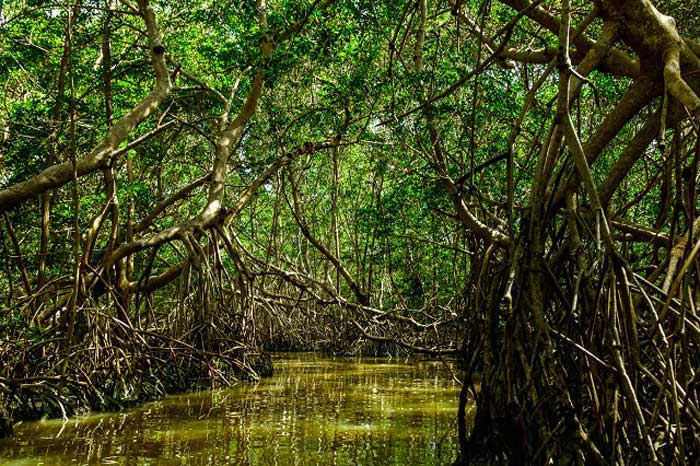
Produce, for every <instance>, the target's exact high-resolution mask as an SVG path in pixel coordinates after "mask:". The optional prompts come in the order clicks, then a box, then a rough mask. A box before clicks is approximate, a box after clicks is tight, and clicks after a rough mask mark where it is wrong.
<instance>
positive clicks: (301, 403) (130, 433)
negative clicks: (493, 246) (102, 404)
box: [0, 354, 459, 466]
mask: <svg viewBox="0 0 700 466" xmlns="http://www.w3.org/2000/svg"><path fill="white" fill-rule="evenodd" d="M275 369H276V375H275V376H273V377H271V378H269V379H265V380H263V381H262V382H260V383H258V384H257V385H248V384H241V385H240V386H236V387H234V388H232V389H226V390H217V391H214V392H199V393H187V394H182V395H176V396H171V397H168V398H166V399H165V400H162V401H159V402H155V403H149V404H147V405H144V406H142V407H141V408H139V409H135V410H132V411H129V412H125V413H116V414H101V415H95V416H89V417H86V418H82V419H79V420H72V421H70V422H68V423H66V424H63V423H62V422H61V421H45V422H37V423H25V424H23V425H21V426H19V427H18V428H17V429H16V435H15V436H14V437H13V438H11V439H6V440H0V464H3V465H5V464H8V465H39V464H45V465H69V464H70V465H75V464H120V465H200V464H201V465H205V464H207V465H208V464H240V465H280V466H283V465H284V466H287V465H299V466H302V465H313V464H319V465H437V464H440V465H443V464H450V463H451V461H452V460H453V459H454V454H455V448H456V447H455V439H454V435H455V432H456V426H455V413H456V400H457V393H458V390H459V388H458V386H457V385H456V384H455V383H454V382H453V381H452V380H451V378H450V377H449V374H448V373H447V371H446V369H445V368H444V367H443V366H442V365H441V364H440V363H436V362H406V363H391V364H389V363H386V361H385V360H374V359H347V358H322V357H319V356H317V355H313V354H304V355H280V356H279V357H278V358H276V360H275Z"/></svg>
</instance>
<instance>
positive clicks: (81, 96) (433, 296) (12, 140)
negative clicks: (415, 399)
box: [0, 0, 700, 464]
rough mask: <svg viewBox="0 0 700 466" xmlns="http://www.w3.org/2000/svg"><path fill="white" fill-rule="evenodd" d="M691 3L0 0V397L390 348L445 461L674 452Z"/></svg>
mask: <svg viewBox="0 0 700 466" xmlns="http://www.w3.org/2000/svg"><path fill="white" fill-rule="evenodd" d="M691 3H692V2H680V1H677V0H665V1H661V0H659V1H656V2H652V1H650V0H596V1H594V2H584V1H578V0H561V1H554V0H537V1H531V0H501V1H494V0H474V1H472V0H410V1H408V0H384V1H381V2H380V1H376V0H352V1H338V0H335V1H334V0H314V1H304V0H269V1H268V0H257V1H256V2H241V3H240V4H237V3H235V2H234V3H231V2H224V1H219V0H211V1H207V2H181V1H172V2H160V1H155V0H152V1H149V0H137V1H136V2H135V3H134V2H131V1H126V0H104V1H81V0H77V1H72V0H69V1H66V2H65V3H53V2H43V1H19V0H14V1H9V2H3V3H1V4H0V83H2V91H1V92H0V154H1V157H2V158H1V159H0V212H2V215H3V219H2V222H0V223H1V225H2V232H1V234H0V237H1V238H2V246H1V247H2V248H3V249H2V251H3V254H2V255H1V256H0V269H1V272H0V273H2V274H3V275H2V276H3V278H2V280H0V297H2V298H3V299H2V302H0V342H1V343H2V345H0V361H2V362H3V364H2V365H0V421H2V419H6V418H9V417H15V418H20V417H32V416H39V415H41V414H44V413H47V412H48V413H50V414H54V415H55V414H59V415H60V414H61V412H63V413H64V414H65V412H66V410H68V411H72V410H75V409H78V408H79V407H88V408H93V409H109V408H113V407H117V406H124V405H126V404H128V403H129V402H133V401H139V400H143V399H148V398H151V397H157V396H162V395H163V394H164V393H167V392H171V391H174V390H182V389H187V388H191V387H194V386H201V385H202V381H203V380H208V381H210V382H211V381H215V382H216V383H223V384H226V383H229V382H230V381H231V380H232V379H233V378H253V379H254V378H257V377H259V376H261V375H264V374H265V373H266V372H267V371H269V369H270V368H269V359H268V356H267V353H266V352H265V351H269V350H274V349H310V348H311V349H322V350H329V351H344V352H352V351H374V352H382V353H383V352H386V351H389V352H395V351H402V352H410V353H426V354H430V355H433V356H436V357H443V356H448V355H449V356H453V357H456V358H457V359H458V360H459V361H460V362H461V364H462V367H463V370H464V373H463V376H464V377H463V379H464V381H463V390H462V394H461V397H460V413H459V424H460V432H459V439H460V452H459V453H460V456H459V460H458V462H460V463H462V464H471V463H474V464H479V463H478V462H479V461H486V460H485V459H484V458H491V459H490V461H492V463H490V464H495V463H493V461H496V460H495V459H494V458H496V457H498V458H503V457H504V458H506V460H505V461H510V464H544V463H546V462H547V461H548V459H550V458H556V459H557V461H559V462H560V463H561V464H582V463H581V462H583V463H585V464H589V463H590V464H639V463H653V462H656V463H658V464H692V463H693V461H696V460H697V451H700V445H698V442H699V440H698V439H699V438H700V437H699V436H698V435H697V433H698V429H699V426H700V398H699V397H698V388H697V380H698V364H699V363H700V360H698V351H697V349H698V344H700V321H699V320H698V316H697V314H696V308H697V307H698V304H700V301H699V299H700V295H699V294H698V293H697V292H696V289H697V288H698V284H699V283H698V281H699V280H700V269H698V261H697V253H698V250H699V249H700V241H698V238H697V230H698V227H699V226H700V217H698V215H697V212H698V210H697V209H698V202H697V197H698V196H697V193H696V181H697V178H698V162H699V160H700V138H699V137H698V125H699V124H700V97H698V95H699V94H700V42H699V41H698V37H699V35H700V29H699V28H700V11H698V10H697V8H694V7H693V5H692V4H691ZM115 374H116V375H115ZM210 382H206V383H210ZM206 383H205V385H206ZM212 383H213V382H212ZM469 398H473V399H474V400H476V405H477V410H476V416H475V418H474V419H467V416H466V412H465V406H466V403H467V400H468V399H469ZM3 411H4V414H3ZM3 425H4V426H5V427H4V428H3ZM7 425H8V423H7V422H5V423H4V424H3V422H0V433H3V431H7V430H9V428H8V427H7ZM9 425H10V426H11V424H9ZM518 461H522V463H518Z"/></svg>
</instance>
